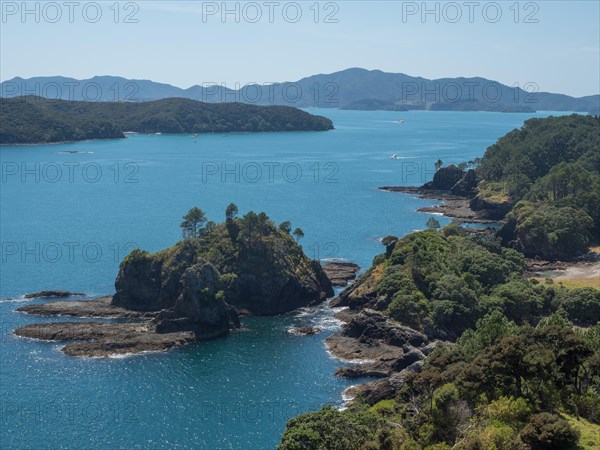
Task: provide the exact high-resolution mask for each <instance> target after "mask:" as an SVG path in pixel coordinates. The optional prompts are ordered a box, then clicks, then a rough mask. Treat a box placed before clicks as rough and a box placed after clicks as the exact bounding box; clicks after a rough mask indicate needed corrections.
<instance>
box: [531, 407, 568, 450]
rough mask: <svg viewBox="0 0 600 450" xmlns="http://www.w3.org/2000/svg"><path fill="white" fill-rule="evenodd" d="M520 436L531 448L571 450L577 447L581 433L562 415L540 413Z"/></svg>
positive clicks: (535, 449) (537, 449)
mask: <svg viewBox="0 0 600 450" xmlns="http://www.w3.org/2000/svg"><path fill="white" fill-rule="evenodd" d="M520 438H521V441H523V443H525V444H527V445H529V447H530V448H531V450H557V449H561V450H569V449H575V448H577V441H578V440H579V433H578V432H577V431H576V430H574V429H573V428H572V427H571V425H569V422H567V421H566V420H565V419H563V418H562V417H560V416H558V415H556V414H550V413H540V414H536V415H534V416H532V417H531V419H530V420H529V423H528V424H527V425H526V426H525V428H524V429H523V431H521V434H520Z"/></svg>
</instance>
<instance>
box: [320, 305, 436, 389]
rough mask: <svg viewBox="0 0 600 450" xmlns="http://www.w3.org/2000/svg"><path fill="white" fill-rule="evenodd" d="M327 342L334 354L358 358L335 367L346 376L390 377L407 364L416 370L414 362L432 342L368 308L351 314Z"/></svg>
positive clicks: (346, 357)
mask: <svg viewBox="0 0 600 450" xmlns="http://www.w3.org/2000/svg"><path fill="white" fill-rule="evenodd" d="M326 342H327V345H328V347H329V350H330V351H331V352H332V353H333V354H334V355H335V356H337V357H339V358H341V359H343V360H347V361H349V362H358V363H357V364H354V365H351V366H346V367H340V368H339V369H338V370H337V371H336V375H338V376H343V377H346V378H362V377H390V376H392V375H393V374H396V373H398V372H402V371H403V370H405V369H407V368H408V367H413V369H414V370H417V367H418V364H416V363H418V362H420V361H422V360H423V359H425V356H426V354H427V353H429V349H428V347H427V346H428V345H431V343H430V341H429V339H428V338H427V336H425V335H424V334H423V333H420V332H418V331H416V330H413V329H412V328H409V327H406V326H404V325H401V324H399V323H398V322H396V321H394V320H391V319H390V318H389V317H387V316H385V315H383V314H381V313H380V312H378V311H374V310H371V309H363V310H361V311H360V312H358V313H356V314H353V315H352V316H351V319H350V321H349V322H348V323H346V324H345V325H344V326H343V327H342V330H341V331H340V332H339V333H335V334H333V335H331V336H330V337H328V338H327V341H326Z"/></svg>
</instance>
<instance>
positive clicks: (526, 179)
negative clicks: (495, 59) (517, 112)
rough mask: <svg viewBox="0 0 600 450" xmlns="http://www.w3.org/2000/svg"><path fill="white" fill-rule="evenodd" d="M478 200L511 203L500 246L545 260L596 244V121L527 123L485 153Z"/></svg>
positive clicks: (599, 140) (599, 157) (599, 235)
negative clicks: (501, 200)
mask: <svg viewBox="0 0 600 450" xmlns="http://www.w3.org/2000/svg"><path fill="white" fill-rule="evenodd" d="M477 174H478V177H479V178H480V179H481V180H482V181H480V183H479V191H480V195H483V196H487V197H488V198H493V197H494V196H496V197H498V196H505V197H507V198H509V200H510V202H511V203H513V205H514V206H513V208H512V211H511V212H510V213H509V215H508V216H507V219H508V220H507V222H506V224H505V226H504V228H503V229H502V231H501V236H502V238H503V241H504V242H503V243H504V244H505V245H510V246H512V247H514V248H516V249H517V250H519V251H521V252H523V253H525V255H526V256H531V257H534V256H540V257H542V258H546V259H561V258H568V257H571V256H576V255H577V254H580V253H583V252H585V251H586V250H587V248H588V245H589V244H590V243H598V242H599V241H600V206H599V205H600V117H598V116H596V117H594V116H581V115H575V114H573V115H571V116H562V117H549V118H545V119H530V120H528V121H526V122H525V125H524V126H523V127H522V128H520V129H518V130H514V131H512V132H510V133H508V134H507V135H506V136H504V137H502V138H501V139H499V140H498V142H497V143H496V144H494V145H492V146H491V147H489V148H488V150H487V151H486V153H485V155H484V157H483V159H482V162H481V165H480V166H479V167H478V168H477Z"/></svg>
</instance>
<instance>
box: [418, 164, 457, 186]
mask: <svg viewBox="0 0 600 450" xmlns="http://www.w3.org/2000/svg"><path fill="white" fill-rule="evenodd" d="M464 174H465V173H464V171H463V170H462V169H460V168H458V167H456V166H454V165H450V166H447V167H442V168H441V169H439V170H438V171H436V172H435V175H434V176H433V180H432V181H430V182H428V183H425V184H424V185H423V186H422V189H435V190H440V191H449V190H450V189H452V187H453V186H454V185H455V184H456V183H458V182H459V181H460V180H461V179H462V178H463V176H464Z"/></svg>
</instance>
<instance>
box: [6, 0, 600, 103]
mask: <svg viewBox="0 0 600 450" xmlns="http://www.w3.org/2000/svg"><path fill="white" fill-rule="evenodd" d="M472 3H473V4H474V5H475V6H468V5H469V2H466V3H465V2H463V3H461V2H428V3H427V4H425V6H422V5H423V4H422V3H421V2H395V3H391V2H385V1H375V2H365V1H340V2H316V3H307V2H300V3H297V2H296V3H295V2H279V3H278V5H279V6H269V5H271V4H270V3H269V2H227V3H225V4H223V3H222V2H195V1H190V2H168V3H166V2H144V1H142V2H116V3H112V4H110V3H101V4H96V5H99V6H93V5H94V3H93V2H83V3H77V5H79V6H75V7H73V9H72V10H71V9H70V8H68V7H67V6H65V4H63V3H54V5H58V7H56V6H48V5H49V4H48V3H46V4H43V3H36V2H29V3H26V4H25V6H23V5H22V4H21V3H20V2H2V27H1V31H0V37H1V40H0V42H1V43H0V48H1V50H2V65H1V69H0V79H1V80H3V81H5V80H9V79H12V78H14V77H16V76H19V77H22V78H31V77H38V76H65V77H71V78H77V79H86V78H91V77H93V76H101V75H110V76H121V77H124V78H129V79H144V80H152V81H155V82H159V83H167V84H171V85H174V86H178V87H181V88H183V89H185V88H188V87H190V86H193V85H202V84H203V83H215V84H225V85H226V86H227V87H229V88H232V89H235V85H236V84H239V85H241V86H243V85H245V84H248V83H251V82H255V83H259V84H266V83H271V82H283V81H297V80H299V79H301V78H304V77H307V76H310V75H315V74H320V73H333V72H337V71H340V70H345V69H348V68H352V67H360V68H365V69H368V70H374V69H378V70H382V71H384V72H391V73H405V74H408V75H412V76H420V77H424V78H428V79H438V78H454V77H483V78H487V79H491V80H495V81H498V82H500V83H502V84H505V85H508V86H514V85H515V84H518V85H521V86H522V85H523V84H525V83H529V82H534V83H536V84H537V85H538V86H539V90H540V91H544V92H554V93H561V94H567V95H571V96H575V97H582V96H589V95H595V94H598V93H600V46H599V41H600V27H599V26H598V23H599V21H600V6H599V4H598V2H586V1H576V2H564V1H542V2H516V3H502V2H501V3H494V2H472ZM115 5H116V6H115ZM223 5H225V6H224V7H223ZM515 5H517V6H515ZM63 55H65V56H63Z"/></svg>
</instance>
